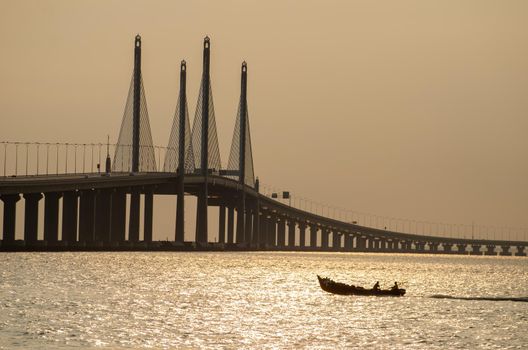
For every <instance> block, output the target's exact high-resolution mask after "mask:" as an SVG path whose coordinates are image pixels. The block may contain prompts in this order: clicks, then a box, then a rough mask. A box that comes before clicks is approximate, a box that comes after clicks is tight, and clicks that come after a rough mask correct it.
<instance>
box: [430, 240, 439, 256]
mask: <svg viewBox="0 0 528 350" xmlns="http://www.w3.org/2000/svg"><path fill="white" fill-rule="evenodd" d="M438 245H439V243H436V242H429V252H430V253H431V254H436V253H438Z"/></svg>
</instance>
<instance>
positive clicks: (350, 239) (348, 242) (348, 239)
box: [345, 233, 354, 252]
mask: <svg viewBox="0 0 528 350" xmlns="http://www.w3.org/2000/svg"><path fill="white" fill-rule="evenodd" d="M353 250H354V236H352V235H351V234H349V233H346V234H345V251H347V252H351V251H353Z"/></svg>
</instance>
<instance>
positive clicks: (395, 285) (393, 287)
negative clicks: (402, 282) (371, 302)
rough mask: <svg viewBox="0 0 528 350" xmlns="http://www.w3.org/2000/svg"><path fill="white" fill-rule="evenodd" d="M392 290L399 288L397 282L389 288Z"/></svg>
mask: <svg viewBox="0 0 528 350" xmlns="http://www.w3.org/2000/svg"><path fill="white" fill-rule="evenodd" d="M391 289H392V290H398V289H400V287H398V282H394V285H393V286H392V288H391Z"/></svg>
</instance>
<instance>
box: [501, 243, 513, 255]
mask: <svg viewBox="0 0 528 350" xmlns="http://www.w3.org/2000/svg"><path fill="white" fill-rule="evenodd" d="M501 248H502V252H500V254H499V255H503V256H511V255H512V252H510V248H511V247H510V246H509V245H501Z"/></svg>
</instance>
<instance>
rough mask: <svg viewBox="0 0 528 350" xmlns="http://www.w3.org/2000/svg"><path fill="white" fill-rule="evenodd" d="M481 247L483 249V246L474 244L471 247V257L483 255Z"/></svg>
mask: <svg viewBox="0 0 528 350" xmlns="http://www.w3.org/2000/svg"><path fill="white" fill-rule="evenodd" d="M480 247H482V244H472V245H471V253H470V254H471V255H482V252H481V251H480Z"/></svg>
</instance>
